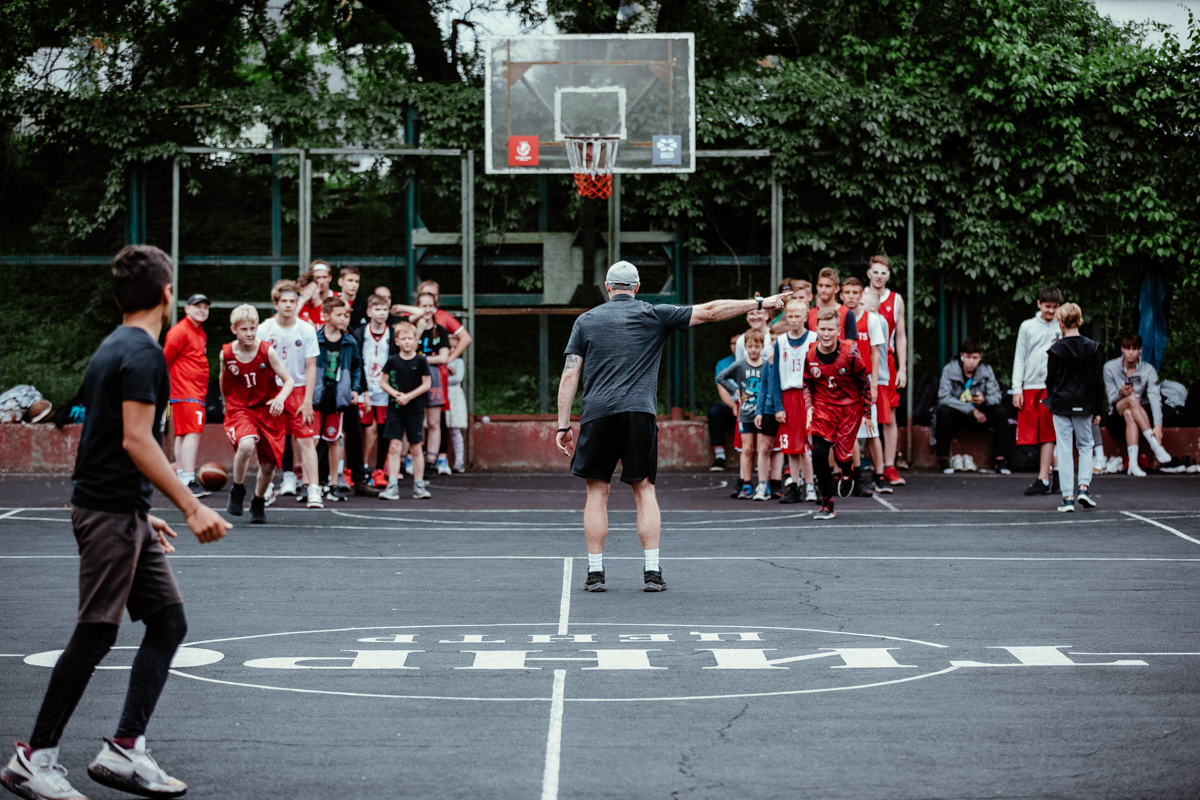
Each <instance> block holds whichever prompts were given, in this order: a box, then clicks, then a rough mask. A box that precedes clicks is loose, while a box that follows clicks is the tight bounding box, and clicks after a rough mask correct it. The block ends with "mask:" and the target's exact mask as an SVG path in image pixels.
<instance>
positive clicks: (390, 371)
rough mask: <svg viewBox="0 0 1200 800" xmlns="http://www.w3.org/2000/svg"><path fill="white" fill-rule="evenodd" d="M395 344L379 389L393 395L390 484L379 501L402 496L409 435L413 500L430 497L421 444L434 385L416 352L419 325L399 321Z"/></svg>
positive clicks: (389, 423)
mask: <svg viewBox="0 0 1200 800" xmlns="http://www.w3.org/2000/svg"><path fill="white" fill-rule="evenodd" d="M396 347H397V348H398V349H399V352H398V353H396V354H395V355H393V356H392V357H390V358H389V359H388V360H387V363H386V364H384V367H383V374H382V375H380V376H379V388H380V389H382V390H383V392H384V394H386V395H388V397H390V398H391V402H389V403H388V416H387V423H386V424H385V426H384V429H383V435H384V436H385V437H386V438H387V439H389V440H390V441H389V443H388V485H387V488H386V489H384V490H383V491H382V492H380V493H379V499H380V500H399V499H400V451H401V449H402V448H401V444H402V442H403V440H404V438H405V436H407V437H408V448H409V453H410V454H411V456H412V463H413V499H414V500H424V499H427V498H428V497H430V494H429V490H428V489H427V488H426V486H425V459H424V458H422V456H421V443H422V440H423V439H424V436H425V433H424V428H425V398H426V396H427V395H428V394H429V390H430V388H432V386H433V376H432V374H431V372H432V370H431V369H430V368H429V362H428V361H426V360H425V357H424V356H423V355H421V354H420V353H418V352H417V326H416V325H413V324H412V323H411V322H400V323H397V324H396Z"/></svg>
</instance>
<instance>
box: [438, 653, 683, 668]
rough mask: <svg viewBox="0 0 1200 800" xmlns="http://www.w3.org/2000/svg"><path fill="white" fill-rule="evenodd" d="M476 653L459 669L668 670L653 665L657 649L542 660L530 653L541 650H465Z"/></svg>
mask: <svg viewBox="0 0 1200 800" xmlns="http://www.w3.org/2000/svg"><path fill="white" fill-rule="evenodd" d="M462 652H464V653H473V654H474V655H475V661H474V663H472V664H471V666H469V667H455V669H541V667H535V666H530V664H529V663H528V662H530V661H594V662H596V666H594V667H584V668H583V669H584V670H597V669H602V670H646V669H666V667H655V666H652V665H651V664H650V657H649V655H648V654H649V653H654V652H657V651H656V650H580V651H579V652H581V653H595V654H596V655H595V656H594V657H588V656H573V657H560V658H539V657H534V656H531V655H530V653H540V652H542V651H541V650H463V651H462Z"/></svg>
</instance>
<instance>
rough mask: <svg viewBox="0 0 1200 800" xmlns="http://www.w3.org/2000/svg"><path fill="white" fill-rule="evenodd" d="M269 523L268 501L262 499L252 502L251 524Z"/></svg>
mask: <svg viewBox="0 0 1200 800" xmlns="http://www.w3.org/2000/svg"><path fill="white" fill-rule="evenodd" d="M266 522H267V501H266V500H265V499H263V498H261V497H254V498H252V499H251V500H250V524H251V525H265V524H266Z"/></svg>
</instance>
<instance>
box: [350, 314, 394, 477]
mask: <svg viewBox="0 0 1200 800" xmlns="http://www.w3.org/2000/svg"><path fill="white" fill-rule="evenodd" d="M367 318H368V319H369V320H370V322H368V323H367V324H366V325H363V326H362V327H361V328H359V329H358V330H357V331H356V332H355V338H356V339H358V340H359V341H360V342H362V360H363V373H364V374H365V375H366V380H367V399H369V400H370V401H371V407H370V408H366V407H365V405H363V404H359V418H360V419H361V421H362V425H363V458H364V460H365V461H366V462H367V464H372V463H374V464H375V465H376V468H375V470H374V471H373V472H372V473H371V482H372V483H373V484H374V485H375V487H376V488H380V489H382V488H384V487H386V486H387V476H386V475H385V474H384V471H383V467H382V466H381V465H380V464H381V461H382V460H383V459H384V458H386V453H387V445H386V444H385V443H384V441H383V438H382V434H383V427H384V425H386V424H387V403H388V396H387V394H386V393H385V392H384V391H383V389H380V388H379V376H380V375H382V374H383V365H384V364H386V363H387V360H388V359H389V358H390V357H391V356H392V355H394V354H395V349H394V345H393V344H392V342H393V340H394V339H395V335H394V334H393V333H392V331H390V330H388V326H387V318H388V301H387V299H386V298H383V297H380V296H379V295H372V296H371V297H369V298H367ZM373 449H374V450H376V458H375V460H374V461H372V459H371V451H372V450H373Z"/></svg>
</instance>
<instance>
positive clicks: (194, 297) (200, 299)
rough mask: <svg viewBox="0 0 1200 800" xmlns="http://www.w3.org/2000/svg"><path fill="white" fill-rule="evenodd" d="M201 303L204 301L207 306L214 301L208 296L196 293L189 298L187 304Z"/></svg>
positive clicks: (195, 304)
mask: <svg viewBox="0 0 1200 800" xmlns="http://www.w3.org/2000/svg"><path fill="white" fill-rule="evenodd" d="M201 303H204V305H206V306H207V305H212V301H211V300H209V299H208V298H207V297H205V296H204V295H202V294H194V295H192V296H191V297H189V298H188V299H187V304H188V305H189V306H197V305H200V304H201Z"/></svg>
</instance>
